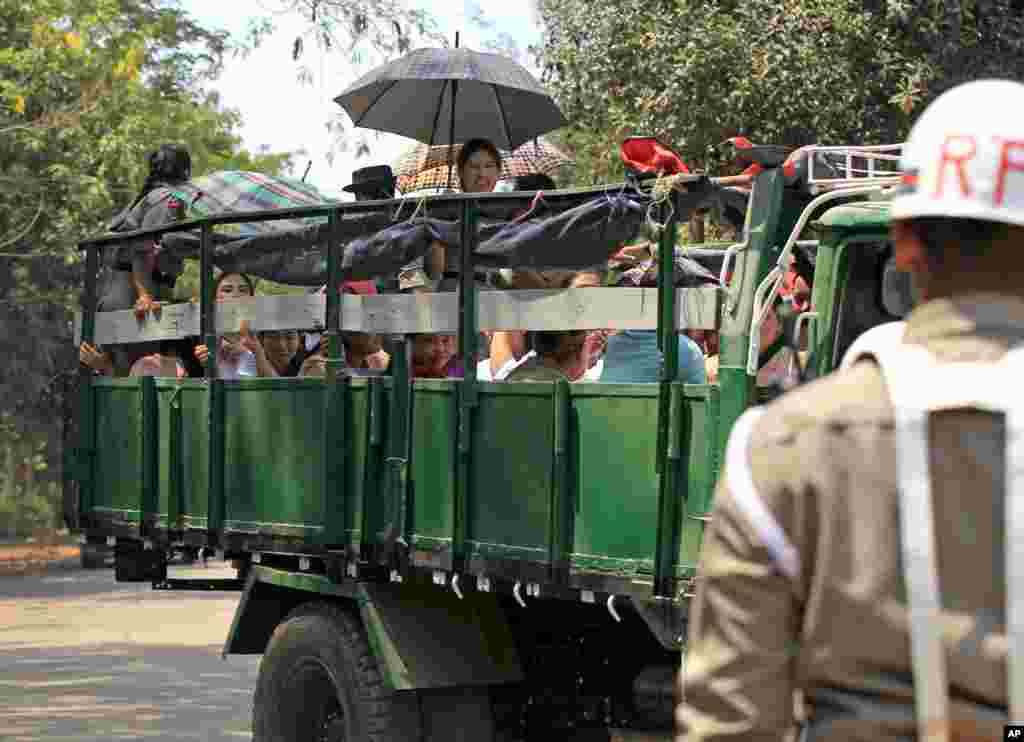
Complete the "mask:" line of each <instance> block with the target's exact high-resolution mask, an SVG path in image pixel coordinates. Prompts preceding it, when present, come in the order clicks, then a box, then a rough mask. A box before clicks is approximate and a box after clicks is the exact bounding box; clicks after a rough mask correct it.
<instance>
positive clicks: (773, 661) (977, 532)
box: [677, 80, 1024, 742]
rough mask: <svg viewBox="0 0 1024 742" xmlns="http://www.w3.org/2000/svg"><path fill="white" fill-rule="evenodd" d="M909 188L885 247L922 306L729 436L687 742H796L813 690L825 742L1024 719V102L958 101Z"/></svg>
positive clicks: (917, 164) (686, 720) (970, 93)
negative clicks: (790, 740)
mask: <svg viewBox="0 0 1024 742" xmlns="http://www.w3.org/2000/svg"><path fill="white" fill-rule="evenodd" d="M903 170H904V172H905V173H906V176H905V184H904V189H903V190H902V191H901V192H900V193H899V194H898V195H897V196H896V197H895V198H894V199H893V201H892V204H891V210H890V218H891V236H892V241H893V244H894V250H895V260H896V264H897V266H899V267H900V268H901V269H902V270H905V271H908V272H909V273H910V274H911V276H912V278H913V281H914V284H915V287H916V289H917V292H918V295H919V298H920V299H921V300H923V303H922V304H920V305H919V306H917V307H916V308H915V309H914V310H913V311H912V312H911V314H910V315H909V317H908V319H907V321H906V324H905V325H903V324H889V325H883V326H880V327H877V328H874V329H872V330H869V331H868V333H865V335H863V336H861V338H859V339H858V341H857V343H855V348H856V351H855V355H853V356H848V357H847V358H846V359H845V360H844V363H843V366H844V367H843V368H841V370H839V371H838V372H836V373H834V374H832V375H830V376H828V377H825V378H822V379H820V380H818V381H815V382H812V383H810V384H807V385H804V386H801V387H797V388H796V389H795V390H793V391H790V392H789V393H787V394H785V395H783V396H782V397H781V398H779V399H778V400H776V401H774V402H772V403H771V404H769V405H767V406H765V407H760V408H754V409H752V410H750V411H748V412H747V413H746V414H745V415H744V416H743V417H741V418H740V419H739V421H738V422H737V423H736V425H735V427H734V428H733V431H732V434H731V436H730V440H729V444H728V447H727V453H726V456H725V467H724V473H723V475H722V477H721V479H720V482H719V487H718V492H717V495H716V499H715V506H714V510H713V512H712V514H711V518H710V524H709V526H708V528H707V532H706V534H705V536H704V544H703V547H702V554H701V562H700V565H699V567H698V572H697V594H696V599H695V601H694V604H693V605H692V607H691V609H690V617H689V639H688V643H687V653H686V661H685V667H684V668H683V670H682V672H681V673H680V682H681V688H680V691H681V694H680V698H681V699H682V701H681V702H680V704H679V706H678V709H677V721H678V725H679V726H678V737H677V739H678V740H680V741H683V740H685V741H686V742H703V741H705V740H716V741H718V742H725V741H726V740H737V742H738V741H739V740H743V742H748V741H750V740H777V739H784V738H785V737H786V736H787V735H788V734H790V733H792V732H793V730H794V727H795V725H796V724H797V721H798V719H797V718H796V717H795V713H794V695H795V694H796V693H799V694H800V696H801V697H802V706H803V707H804V708H805V709H806V712H807V718H806V722H805V725H806V730H805V731H806V733H807V737H806V738H807V739H810V740H815V741H816V742H821V741H824V742H840V741H846V740H850V741H852V740H872V741H874V742H886V741H887V740H911V739H918V740H922V741H924V740H927V742H948V741H950V740H978V741H979V742H980V740H994V739H1004V737H1003V725H1004V724H1007V723H1008V720H1009V721H1011V722H1014V723H1017V724H1022V723H1024V667H1022V665H1021V663H1022V662H1024V646H1022V642H1024V625H1022V623H1024V615H1022V613H1024V606H1022V603H1021V599H1022V596H1021V595H1020V591H1021V590H1022V589H1024V584H1022V583H1024V574H1022V573H1021V567H1022V562H1024V558H1022V557H1024V555H1022V553H1021V544H1022V538H1024V537H1022V535H1021V521H1020V515H1019V513H1020V510H1021V507H1020V503H1021V502H1022V500H1021V498H1024V474H1022V468H1024V451H1022V449H1021V442H1020V436H1021V435H1022V432H1024V431H1022V428H1024V424H1022V423H1024V420H1022V415H1024V396H1022V395H1021V393H1020V380H1021V378H1022V377H1024V281H1022V280H1021V276H1022V275H1024V85H1021V84H1019V83H1016V82H1009V81H1002V80H984V81H976V82H972V83H968V84H965V85H961V86H958V87H956V88H953V89H952V90H950V91H948V92H946V93H945V94H943V95H942V96H940V97H939V98H938V99H937V100H936V101H935V102H933V103H932V104H931V105H929V106H928V107H927V108H926V109H925V111H924V112H923V114H922V115H921V117H920V118H919V119H918V121H917V122H916V123H915V125H914V127H913V129H912V130H911V133H910V137H909V139H908V141H907V143H906V145H905V147H904V150H903ZM1014 507H1015V508H1016V511H1017V514H1014V513H1013V508H1014ZM1011 515H1012V516H1013V517H1014V518H1016V519H1017V520H1016V521H1015V522H1009V523H1008V522H1007V520H1008V518H1009V517H1010V516H1011ZM1014 550H1016V553H1014ZM936 565H938V567H941V570H940V571H938V574H937V570H936ZM1008 681H1012V682H1008ZM1008 709H1009V713H1008Z"/></svg>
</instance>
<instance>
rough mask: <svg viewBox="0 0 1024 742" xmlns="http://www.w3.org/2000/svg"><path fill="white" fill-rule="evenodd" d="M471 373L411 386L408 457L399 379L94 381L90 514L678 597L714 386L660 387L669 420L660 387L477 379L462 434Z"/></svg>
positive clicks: (243, 544)
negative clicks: (402, 442) (659, 584)
mask: <svg viewBox="0 0 1024 742" xmlns="http://www.w3.org/2000/svg"><path fill="white" fill-rule="evenodd" d="M463 384H464V382H462V381H460V380H417V381H415V382H414V383H413V385H412V394H411V402H410V404H409V408H410V409H411V415H410V418H411V420H410V421H409V425H410V428H409V441H410V445H409V446H408V450H409V451H411V454H410V455H409V457H408V461H405V460H404V459H405V458H406V457H405V456H403V455H401V451H400V450H398V449H396V447H395V446H394V445H393V444H394V442H395V441H394V440H392V435H393V434H394V431H396V430H399V429H400V426H401V423H402V421H401V420H398V419H396V409H401V407H403V406H404V405H394V404H393V403H392V402H393V400H392V397H393V384H392V380H391V379H390V378H386V377H385V378H371V379H366V378H361V379H345V380H340V381H339V382H337V383H336V384H333V385H332V384H329V383H326V382H325V381H324V380H322V379H244V380H238V381H222V380H216V381H207V380H180V381H179V380H175V379H158V378H150V377H138V378H128V379H116V380H110V379H107V380H97V381H94V382H93V383H92V384H91V386H90V388H89V391H88V392H87V394H88V395H89V397H88V399H87V400H86V404H88V405H89V406H91V408H92V415H91V416H84V417H83V422H85V421H88V420H89V419H90V417H91V420H92V426H91V427H92V429H91V430H87V431H83V432H84V433H85V435H84V436H83V438H82V440H83V450H81V451H80V454H84V455H80V457H79V461H80V468H79V481H80V482H81V497H82V503H81V512H82V517H83V525H85V527H86V528H87V531H88V533H89V534H90V535H91V536H92V537H94V538H95V537H97V536H102V537H115V538H120V539H131V540H143V541H146V542H148V545H157V546H159V545H170V544H174V543H181V542H184V543H188V544H192V545H204V546H210V547H213V548H218V549H222V550H224V551H225V552H228V553H233V554H236V555H243V556H251V555H253V554H258V555H259V556H258V557H257V558H256V560H255V561H260V560H263V561H266V560H267V559H272V558H273V555H275V554H276V555H290V556H291V557H292V558H294V556H295V555H299V556H301V555H307V556H312V557H314V558H319V557H324V556H327V555H329V556H330V557H331V558H332V559H334V560H335V561H336V562H338V561H339V560H340V566H341V567H343V568H344V569H347V570H349V572H351V570H352V569H353V568H355V567H358V566H359V565H364V566H365V565H378V566H383V567H385V568H387V569H391V570H396V571H397V572H398V573H401V571H402V570H408V569H412V570H419V569H425V570H444V571H447V572H453V571H455V572H461V573H463V574H466V575H476V576H478V577H488V578H492V579H499V580H516V581H523V582H528V583H534V584H536V585H538V586H542V587H541V589H544V590H550V589H551V588H557V587H561V588H570V589H576V590H593V591H599V592H605V593H616V594H630V593H632V594H638V593H639V594H643V596H644V597H650V595H651V585H652V583H653V582H654V580H655V577H656V576H658V577H660V578H662V579H663V580H667V583H668V584H669V585H672V586H673V590H672V593H673V594H675V593H676V592H677V590H676V589H675V588H680V587H681V586H682V585H681V583H682V582H684V581H687V580H688V579H689V578H691V577H692V574H693V572H694V570H695V567H696V561H697V555H698V551H699V547H700V539H701V533H702V528H703V521H704V518H705V516H706V514H707V512H708V510H709V509H710V502H711V496H712V489H713V486H714V482H715V479H716V476H717V473H718V469H719V462H718V460H717V458H718V455H717V451H718V450H719V446H720V437H721V434H722V431H718V430H717V420H718V415H717V406H718V398H719V390H718V388H717V387H715V386H712V385H683V384H671V385H666V387H664V390H665V393H667V394H669V395H670V400H671V403H670V404H667V405H664V407H663V408H662V409H665V410H668V414H667V415H663V418H662V419H659V398H660V394H662V393H663V387H662V385H659V384H589V385H568V384H546V383H532V384H531V383H519V384H509V383H478V384H476V405H475V406H473V407H472V408H471V409H472V414H471V415H469V416H468V417H469V419H468V420H466V421H464V422H465V423H466V424H467V425H468V430H463V431H462V433H461V435H460V420H459V416H460V405H459V395H460V394H462V393H465V392H464V387H463ZM665 418H667V419H665ZM659 432H660V434H662V435H665V436H667V437H668V440H667V445H666V446H659V445H658V442H659ZM97 443H101V445H97ZM398 448H399V449H400V446H399V447H398ZM659 450H665V451H667V455H666V456H665V458H664V459H663V461H661V462H659V461H658V460H657V458H658V451H659ZM396 451H397V452H398V454H399V455H395V454H396ZM686 462H689V463H686ZM663 467H667V469H668V472H667V475H666V476H665V477H661V476H659V469H660V468H663ZM684 468H688V470H680V469H684ZM662 488H665V494H664V495H662ZM659 552H660V553H661V554H662V557H661V559H660V562H659V558H658V556H657V555H658V554H659Z"/></svg>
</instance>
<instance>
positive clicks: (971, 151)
mask: <svg viewBox="0 0 1024 742" xmlns="http://www.w3.org/2000/svg"><path fill="white" fill-rule="evenodd" d="M977 151H978V147H977V144H976V142H975V141H974V137H971V136H966V135H962V134H949V135H948V136H946V141H944V142H943V143H942V160H941V161H940V162H939V174H938V178H937V179H936V183H935V198H939V197H940V196H941V195H942V186H943V184H944V183H945V182H946V167H947V166H949V165H954V166H955V167H956V173H957V176H958V177H959V178H960V193H961V194H962V195H963V196H964V197H965V198H966V197H968V196H970V195H971V184H970V183H969V182H968V181H967V171H966V170H965V169H964V164H965V163H966V162H968V161H969V160H971V159H972V158H973V157H974V155H975V154H976V153H977Z"/></svg>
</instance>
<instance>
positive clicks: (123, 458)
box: [91, 378, 144, 524]
mask: <svg viewBox="0 0 1024 742" xmlns="http://www.w3.org/2000/svg"><path fill="white" fill-rule="evenodd" d="M141 387H142V384H141V378H132V379H103V380H97V381H94V382H93V390H94V395H95V396H94V400H95V421H96V441H97V442H98V445H97V446H96V457H95V469H94V482H95V485H94V486H95V489H94V493H93V501H92V503H91V510H92V512H93V513H95V514H96V515H98V516H101V517H103V518H106V519H113V520H115V521H122V522H130V523H134V524H137V523H138V522H139V519H140V505H141V502H142V494H143V464H144V456H143V448H144V445H143V435H142V433H143V431H142V425H143V420H142V418H143V413H142V389H141Z"/></svg>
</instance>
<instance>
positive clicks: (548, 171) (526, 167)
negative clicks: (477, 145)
mask: <svg viewBox="0 0 1024 742" xmlns="http://www.w3.org/2000/svg"><path fill="white" fill-rule="evenodd" d="M461 149H462V145H456V146H455V147H453V148H452V152H451V155H450V156H451V159H452V161H453V162H454V161H455V159H456V158H457V157H458V156H459V150H461ZM448 158H449V154H448V146H447V145H441V146H435V147H428V146H427V145H426V144H421V143H417V144H414V145H413V146H412V147H410V148H409V149H407V150H406V151H405V152H404V153H403V154H402V155H401V156H400V157H399V158H398V159H397V160H395V163H394V165H393V169H394V172H395V177H396V178H397V179H398V188H399V189H400V190H401V191H402V193H413V192H415V191H418V190H421V189H426V188H444V187H445V186H446V185H447V183H448ZM574 164H575V163H574V161H573V160H572V158H570V157H569V156H568V155H566V154H565V153H563V152H562V151H561V150H559V149H558V148H557V147H555V146H554V145H553V144H551V143H549V142H547V141H546V140H544V139H543V138H540V139H535V140H532V141H529V142H527V143H526V144H524V145H522V146H521V147H519V148H518V149H517V150H515V151H514V152H508V151H502V153H501V175H500V176H499V180H511V179H512V178H518V177H520V176H522V175H534V174H537V173H541V174H543V175H548V176H550V177H552V178H555V179H557V177H558V175H559V174H561V173H562V171H563V170H565V169H567V168H569V167H572V165H574ZM452 187H453V188H454V189H455V190H458V178H457V177H456V178H454V179H453V182H452Z"/></svg>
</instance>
